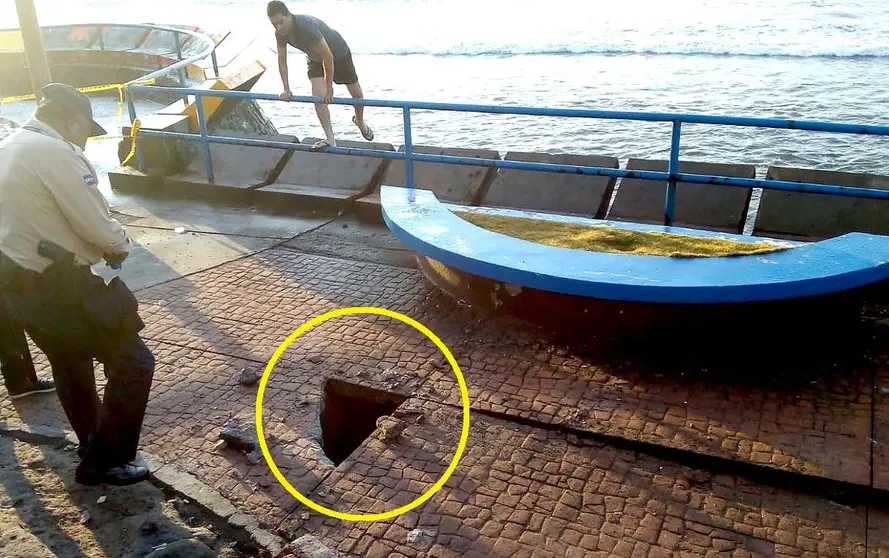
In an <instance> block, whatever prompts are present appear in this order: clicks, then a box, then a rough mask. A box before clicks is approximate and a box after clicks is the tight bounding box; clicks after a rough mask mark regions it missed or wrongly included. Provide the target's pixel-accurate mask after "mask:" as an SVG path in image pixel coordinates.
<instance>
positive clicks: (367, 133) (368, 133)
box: [352, 116, 374, 141]
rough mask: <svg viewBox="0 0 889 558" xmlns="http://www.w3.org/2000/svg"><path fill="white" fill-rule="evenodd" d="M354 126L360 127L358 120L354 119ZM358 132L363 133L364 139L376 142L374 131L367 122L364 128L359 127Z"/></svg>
mask: <svg viewBox="0 0 889 558" xmlns="http://www.w3.org/2000/svg"><path fill="white" fill-rule="evenodd" d="M352 124H354V125H356V126H358V118H356V117H354V116H353V117H352ZM358 130H360V131H361V135H362V136H364V139H366V140H367V141H373V140H374V131H373V130H371V129H370V126H368V125H367V122H365V123H364V128H362V127H361V126H358Z"/></svg>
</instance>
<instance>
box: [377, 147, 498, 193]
mask: <svg viewBox="0 0 889 558" xmlns="http://www.w3.org/2000/svg"><path fill="white" fill-rule="evenodd" d="M413 150H414V152H415V153H422V154H424V155H446V156H450V157H474V158H476V159H499V158H500V154H499V153H497V152H496V151H493V150H490V149H464V148H453V147H432V146H423V145H415V146H413ZM398 151H399V153H403V152H404V146H402V147H400V148H399V149H398ZM496 170H497V169H495V168H493V167H476V166H471V165H451V164H446V163H420V162H417V161H414V185H415V186H416V187H417V188H425V189H428V190H432V191H433V192H435V196H436V197H437V198H438V199H440V200H442V201H446V202H451V203H461V204H471V203H473V202H474V201H475V198H476V195H477V194H478V192H479V190H480V189H481V188H482V187H483V186H485V185H486V184H488V183H489V181H490V180H491V178H493V176H494V171H496ZM404 182H405V179H404V162H403V161H392V164H391V165H389V169H388V170H387V171H386V174H385V175H384V176H383V184H386V185H389V186H404V185H405V184H404ZM368 201H371V200H368ZM372 201H373V202H375V203H376V204H379V193H375V195H374V197H373V199H372Z"/></svg>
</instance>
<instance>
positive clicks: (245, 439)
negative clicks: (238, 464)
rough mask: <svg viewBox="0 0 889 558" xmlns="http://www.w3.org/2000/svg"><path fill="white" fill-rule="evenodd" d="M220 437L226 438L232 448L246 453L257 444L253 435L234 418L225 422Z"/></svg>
mask: <svg viewBox="0 0 889 558" xmlns="http://www.w3.org/2000/svg"><path fill="white" fill-rule="evenodd" d="M219 438H220V439H221V440H225V442H226V443H227V444H228V445H229V446H230V447H231V448H232V449H235V450H238V451H242V452H244V453H250V452H251V451H253V450H255V449H256V446H257V444H256V441H255V440H254V439H253V436H252V435H251V434H249V433H248V431H247V430H246V429H245V428H244V427H243V426H242V425H241V423H240V422H239V421H238V420H237V419H232V420H230V421H228V422H227V423H225V426H224V427H223V429H222V432H221V433H220V434H219Z"/></svg>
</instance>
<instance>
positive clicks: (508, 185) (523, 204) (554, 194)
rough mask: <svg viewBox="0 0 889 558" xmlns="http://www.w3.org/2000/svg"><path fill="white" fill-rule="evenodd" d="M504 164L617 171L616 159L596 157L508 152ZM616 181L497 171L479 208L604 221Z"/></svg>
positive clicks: (588, 177)
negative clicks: (561, 166) (589, 216)
mask: <svg viewBox="0 0 889 558" xmlns="http://www.w3.org/2000/svg"><path fill="white" fill-rule="evenodd" d="M504 160H506V161H520V162H525V163H551V164H559V165H583V166H588V167H607V168H611V169H616V168H618V161H617V158H616V157H601V156H597V155H569V154H559V155H551V154H547V153H525V152H520V151H511V152H509V153H507V154H506V157H504ZM615 181H616V179H615V178H614V177H608V176H588V175H582V174H568V173H555V172H536V171H526V170H515V169H498V170H497V172H496V174H495V176H494V181H493V182H492V183H491V186H490V187H489V188H488V191H487V193H486V194H485V196H484V200H483V201H482V203H481V205H485V206H490V207H504V208H511V209H532V210H537V211H547V212H555V213H566V214H575V215H591V216H594V217H603V216H604V215H605V212H606V211H607V209H608V202H609V200H610V199H611V193H612V191H613V189H614V183H615Z"/></svg>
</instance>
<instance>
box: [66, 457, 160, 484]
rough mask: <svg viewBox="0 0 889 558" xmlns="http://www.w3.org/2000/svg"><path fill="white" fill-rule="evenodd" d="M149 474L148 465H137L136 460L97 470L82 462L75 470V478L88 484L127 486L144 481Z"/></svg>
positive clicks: (80, 482) (81, 482)
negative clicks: (104, 469)
mask: <svg viewBox="0 0 889 558" xmlns="http://www.w3.org/2000/svg"><path fill="white" fill-rule="evenodd" d="M149 476H151V472H150V471H149V470H148V467H145V466H144V465H140V464H139V465H137V464H136V462H135V461H131V462H129V463H124V464H123V465H118V466H117V467H112V468H110V469H108V470H106V471H97V470H95V469H91V468H89V467H87V466H85V465H84V464H83V463H81V464H80V465H78V466H77V470H76V471H75V472H74V480H75V481H77V482H78V483H79V484H83V485H86V486H98V485H100V484H110V485H113V486H127V485H130V484H136V483H139V482H142V481H144V480H146V479H147V478H148V477H149Z"/></svg>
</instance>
